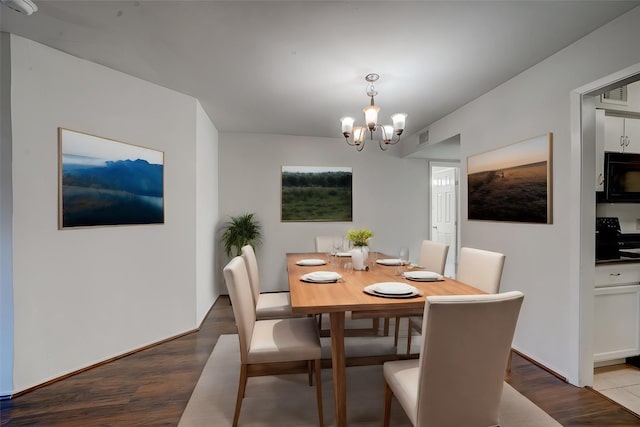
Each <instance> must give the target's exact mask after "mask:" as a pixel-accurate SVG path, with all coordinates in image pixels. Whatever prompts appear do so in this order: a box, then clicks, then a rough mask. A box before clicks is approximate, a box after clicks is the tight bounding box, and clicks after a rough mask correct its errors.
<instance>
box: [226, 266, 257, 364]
mask: <svg viewBox="0 0 640 427" xmlns="http://www.w3.org/2000/svg"><path fill="white" fill-rule="evenodd" d="M223 273H224V280H225V282H226V284H227V290H228V291H229V297H230V298H231V305H232V307H233V316H234V318H235V319H236V326H237V327H238V338H239V339H240V361H241V363H243V364H246V363H247V355H248V353H249V348H250V344H251V336H252V335H253V327H254V325H255V323H256V306H255V304H254V302H253V296H252V295H251V286H250V285H249V275H248V274H247V268H246V266H245V262H244V260H243V258H242V257H239V256H237V257H235V258H233V259H232V260H231V261H230V262H229V264H227V265H226V266H225V267H224V270H223Z"/></svg>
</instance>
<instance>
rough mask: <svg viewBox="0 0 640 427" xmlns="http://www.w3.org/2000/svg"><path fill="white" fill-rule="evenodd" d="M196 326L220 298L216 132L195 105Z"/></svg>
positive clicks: (199, 107)
mask: <svg viewBox="0 0 640 427" xmlns="http://www.w3.org/2000/svg"><path fill="white" fill-rule="evenodd" d="M196 106H197V110H196V158H195V167H196V194H195V196H196V200H195V203H196V323H197V324H200V323H201V322H202V320H203V319H204V317H205V316H206V315H207V313H208V312H209V309H210V308H211V306H212V305H213V303H214V302H215V300H216V298H217V297H218V296H219V295H220V292H219V290H217V289H216V281H215V271H214V268H215V264H214V260H215V258H216V250H215V248H216V245H215V230H216V225H217V223H218V197H217V196H218V169H217V167H216V166H217V165H218V131H217V130H216V128H215V127H214V125H213V123H212V122H211V120H210V119H209V116H207V114H206V113H205V112H204V110H203V109H202V106H201V105H200V103H199V102H196Z"/></svg>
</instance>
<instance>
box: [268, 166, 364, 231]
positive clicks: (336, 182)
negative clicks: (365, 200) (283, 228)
mask: <svg viewBox="0 0 640 427" xmlns="http://www.w3.org/2000/svg"><path fill="white" fill-rule="evenodd" d="M352 175H353V171H352V168H350V167H331V166H282V211H281V212H282V216H281V218H282V221H283V222H287V221H326V222H331V221H332V222H350V221H352V220H353V203H352V194H351V193H352V185H351V180H352Z"/></svg>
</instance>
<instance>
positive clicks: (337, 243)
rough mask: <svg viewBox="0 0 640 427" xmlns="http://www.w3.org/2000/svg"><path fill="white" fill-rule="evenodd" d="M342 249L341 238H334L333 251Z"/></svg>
mask: <svg viewBox="0 0 640 427" xmlns="http://www.w3.org/2000/svg"><path fill="white" fill-rule="evenodd" d="M340 249H342V239H335V240H334V241H333V253H334V254H337V253H338V252H340Z"/></svg>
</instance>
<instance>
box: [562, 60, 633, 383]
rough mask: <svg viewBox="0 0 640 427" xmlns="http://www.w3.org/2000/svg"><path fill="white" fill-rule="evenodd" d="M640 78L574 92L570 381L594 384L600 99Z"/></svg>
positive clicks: (622, 74) (614, 79) (627, 74)
mask: <svg viewBox="0 0 640 427" xmlns="http://www.w3.org/2000/svg"><path fill="white" fill-rule="evenodd" d="M639 74H640V64H636V65H633V66H630V67H627V68H624V69H622V70H620V71H618V72H616V73H613V74H610V75H608V76H606V77H603V78H600V79H598V80H596V81H593V82H591V83H588V84H586V85H584V86H581V87H579V88H577V89H574V90H572V91H571V92H570V94H569V108H570V133H571V149H570V168H571V173H570V183H569V184H570V188H571V189H572V191H570V192H569V193H570V196H569V197H571V200H570V203H569V206H570V217H571V218H576V221H572V222H571V224H570V235H571V238H570V248H571V250H570V253H569V259H568V261H569V281H570V288H571V300H570V301H568V304H569V306H573V307H577V314H578V315H577V316H570V318H571V322H572V323H573V325H572V327H571V330H577V331H578V334H576V335H577V336H575V337H571V341H572V342H571V345H570V349H571V353H572V354H570V355H569V356H570V360H576V361H577V362H578V363H577V364H576V366H571V367H570V372H569V375H568V378H567V379H568V380H569V382H570V383H572V384H575V385H578V386H580V387H583V386H591V385H593V349H594V347H593V334H594V299H593V297H594V274H595V233H594V224H595V188H594V182H595V178H596V177H595V167H594V165H595V149H596V148H595V147H596V142H595V98H594V96H596V95H598V94H599V93H602V92H605V91H606V90H608V89H611V88H613V87H615V86H619V85H620V84H624V82H625V81H633V79H634V77H635V80H637V76H638V75H639Z"/></svg>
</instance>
